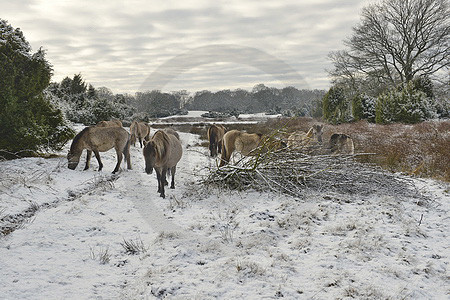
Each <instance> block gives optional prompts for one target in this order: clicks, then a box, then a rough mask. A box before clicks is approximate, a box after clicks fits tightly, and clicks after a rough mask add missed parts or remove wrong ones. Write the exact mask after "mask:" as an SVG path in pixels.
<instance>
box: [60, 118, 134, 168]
mask: <svg viewBox="0 0 450 300" xmlns="http://www.w3.org/2000/svg"><path fill="white" fill-rule="evenodd" d="M112 148H114V149H115V150H116V153H117V164H116V167H115V168H114V171H113V174H114V173H116V172H117V171H118V170H119V167H120V163H121V162H122V154H124V155H125V159H126V160H127V167H128V169H131V161H130V139H129V134H128V132H127V131H126V130H125V129H123V128H122V127H96V126H91V127H86V128H85V129H83V130H82V131H81V132H80V133H78V134H77V135H76V136H75V138H74V139H73V141H72V144H71V145H70V150H69V153H68V154H67V160H68V162H69V164H68V167H69V169H71V170H74V169H75V168H76V167H77V165H78V163H79V162H80V156H81V153H82V152H83V150H84V149H87V157H86V166H85V167H84V170H87V169H89V162H90V160H91V156H92V152H94V154H95V157H96V158H97V161H98V170H99V171H101V170H102V168H103V163H102V161H101V159H100V154H99V152H105V151H108V150H110V149H112Z"/></svg>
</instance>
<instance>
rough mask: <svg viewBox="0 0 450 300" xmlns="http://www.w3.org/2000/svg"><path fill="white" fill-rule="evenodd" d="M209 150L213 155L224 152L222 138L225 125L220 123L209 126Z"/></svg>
mask: <svg viewBox="0 0 450 300" xmlns="http://www.w3.org/2000/svg"><path fill="white" fill-rule="evenodd" d="M207 134H208V141H209V152H210V154H211V156H212V157H216V156H217V153H222V139H223V135H224V134H225V127H223V126H222V125H220V124H213V125H211V126H210V127H209V128H208V132H207Z"/></svg>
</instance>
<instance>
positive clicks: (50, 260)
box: [0, 127, 450, 299]
mask: <svg viewBox="0 0 450 300" xmlns="http://www.w3.org/2000/svg"><path fill="white" fill-rule="evenodd" d="M81 128H82V127H78V128H77V131H79V130H81ZM153 132H154V131H153ZM180 136H181V140H182V144H183V151H184V153H183V157H182V159H181V161H180V163H179V164H178V169H177V176H176V189H175V190H171V189H167V190H166V198H165V199H162V198H160V197H159V196H158V194H157V192H156V190H157V181H156V175H155V174H152V175H147V174H145V172H144V160H143V156H142V150H141V149H140V148H139V143H137V144H136V146H137V147H133V146H132V149H131V155H132V165H133V169H132V170H127V169H126V168H125V164H124V163H123V164H122V169H121V171H120V172H119V173H118V174H116V175H112V174H111V173H110V172H111V171H112V170H113V168H114V166H115V163H116V157H115V152H114V151H113V150H112V151H109V152H106V153H101V154H100V155H101V158H102V160H103V163H104V168H103V171H101V172H98V171H97V170H96V169H97V161H96V160H95V158H92V160H91V168H90V169H89V170H87V171H82V169H83V167H84V158H85V157H84V156H85V154H84V155H83V156H82V159H81V161H80V164H79V165H78V167H77V169H76V170H74V171H72V170H69V169H68V168H67V160H66V158H65V154H66V153H67V150H68V148H69V146H70V143H68V144H67V145H66V149H64V150H63V151H61V153H59V154H60V157H56V158H49V159H43V158H24V159H19V160H12V161H3V162H0V179H1V184H0V191H1V194H0V226H1V228H0V229H1V231H2V235H0V278H1V280H0V298H1V299H92V298H95V299H160V298H167V299H212V298H221V299H262V298H269V299H272V298H279V297H284V298H287V299H352V298H354V299H448V297H449V295H450V288H449V286H450V284H449V283H450V281H449V279H450V278H449V270H448V267H449V262H450V258H449V253H450V251H449V245H450V239H449V236H448V233H449V232H450V228H449V227H450V226H449V209H450V201H449V200H450V196H449V185H448V184H447V183H444V182H441V181H436V180H432V179H417V178H411V177H406V176H404V175H400V174H396V175H392V174H390V173H389V174H388V173H387V172H385V171H382V170H381V169H374V171H373V172H376V173H374V174H375V175H376V176H375V175H374V182H373V186H372V188H368V189H367V191H366V192H360V193H352V192H351V189H346V190H340V189H339V188H329V187H328V186H327V185H324V186H323V187H322V188H320V189H317V188H315V189H313V188H309V189H308V188H305V190H304V191H303V192H302V193H301V194H299V195H298V197H289V196H286V195H283V194H280V193H270V192H257V191H254V190H250V191H240V192H239V191H231V190H227V189H220V188H214V187H212V186H206V185H203V184H200V181H201V180H202V179H203V178H204V176H206V175H208V174H209V172H210V170H214V169H215V168H216V161H215V160H214V159H213V158H210V157H209V156H208V153H209V151H208V149H207V148H206V147H204V146H202V144H204V141H202V140H201V139H200V136H199V135H196V134H193V133H188V132H180ZM378 178H380V180H379V181H377V180H378ZM382 178H384V179H383V180H381V179H382ZM389 180H390V181H389ZM386 182H387V184H386ZM347 184H350V185H351V184H353V183H352V182H350V183H347ZM374 187H375V188H374Z"/></svg>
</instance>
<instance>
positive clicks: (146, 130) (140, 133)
mask: <svg viewBox="0 0 450 300" xmlns="http://www.w3.org/2000/svg"><path fill="white" fill-rule="evenodd" d="M130 133H131V144H132V145H133V146H134V145H136V137H137V138H138V139H139V144H140V146H141V148H142V141H143V140H144V141H148V140H149V139H150V126H149V125H148V124H147V123H145V122H136V121H133V122H132V123H131V126H130Z"/></svg>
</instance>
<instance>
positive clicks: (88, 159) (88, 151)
mask: <svg viewBox="0 0 450 300" xmlns="http://www.w3.org/2000/svg"><path fill="white" fill-rule="evenodd" d="M91 156H92V151H91V150H87V156H86V166H85V167H84V170H85V171H86V170H87V169H89V163H90V161H91Z"/></svg>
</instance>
